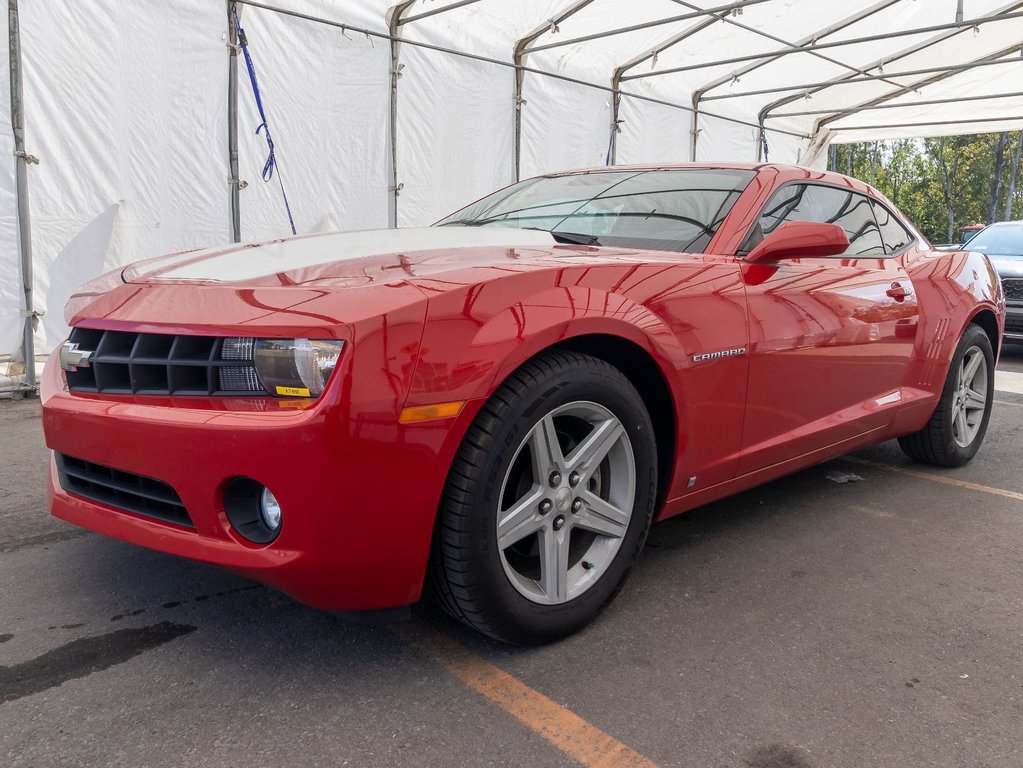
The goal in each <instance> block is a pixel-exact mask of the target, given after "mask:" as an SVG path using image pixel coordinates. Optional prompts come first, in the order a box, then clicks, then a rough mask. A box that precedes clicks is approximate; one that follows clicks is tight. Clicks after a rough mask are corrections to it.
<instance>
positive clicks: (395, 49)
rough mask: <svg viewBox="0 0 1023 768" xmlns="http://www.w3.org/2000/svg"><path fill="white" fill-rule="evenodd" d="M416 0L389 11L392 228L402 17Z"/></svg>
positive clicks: (391, 220) (394, 220) (390, 221)
mask: <svg viewBox="0 0 1023 768" xmlns="http://www.w3.org/2000/svg"><path fill="white" fill-rule="evenodd" d="M415 2H416V0H403V2H400V3H398V4H397V5H395V6H393V7H392V8H390V9H389V10H388V11H387V29H388V31H389V32H390V35H389V39H390V41H391V101H390V108H389V110H388V121H387V126H388V137H387V138H388V143H389V144H390V148H391V151H390V153H389V154H388V160H389V166H390V168H389V169H388V170H389V174H388V175H389V176H390V184H389V185H388V188H387V189H388V191H389V192H390V195H389V197H388V198H387V225H388V226H389V227H390V228H391V229H395V228H396V227H397V226H398V195H400V194H401V188H402V185H401V184H399V183H398V78H400V77H401V70H402V68H403V67H404V65H403V64H402V63H401V61H400V59H401V17H402V14H404V13H405V11H407V10H408V9H409V8H411V7H412V6H413V5H414V4H415Z"/></svg>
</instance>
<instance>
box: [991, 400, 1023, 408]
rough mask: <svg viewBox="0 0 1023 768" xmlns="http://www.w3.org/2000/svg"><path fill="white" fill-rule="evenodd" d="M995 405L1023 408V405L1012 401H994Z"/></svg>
mask: <svg viewBox="0 0 1023 768" xmlns="http://www.w3.org/2000/svg"><path fill="white" fill-rule="evenodd" d="M991 402H993V403H994V404H995V405H1015V406H1016V407H1017V408H1023V403H1014V402H1012V401H1011V400H992V401H991Z"/></svg>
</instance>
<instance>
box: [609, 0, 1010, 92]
mask: <svg viewBox="0 0 1023 768" xmlns="http://www.w3.org/2000/svg"><path fill="white" fill-rule="evenodd" d="M1018 5H1019V4H1018V3H1014V4H1013V5H1012V6H1010V7H1018ZM1019 18H1023V12H1019V13H1014V12H1010V13H1006V12H1004V11H1000V12H998V13H994V14H990V15H988V16H979V17H977V18H976V19H967V20H966V21H964V22H961V23H949V24H934V25H931V26H928V27H918V28H916V29H907V30H902V31H899V32H882V33H878V34H875V35H864V36H863V37H851V38H849V39H847V40H834V41H832V42H830V43H819V44H816V45H807V46H804V47H802V48H800V49H798V50H783V51H774V52H772V53H751V54H746V55H743V56H733V57H731V58H727V59H719V60H717V61H711V62H704V63H701V64H686V65H685V66H679V67H670V68H668V69H655V70H653V71H651V72H643V73H641V74H638V75H629V76H628V77H624V78H622V80H623V82H627V81H629V80H642V79H645V78H648V77H660V76H661V75H672V74H677V73H679V72H691V71H693V70H697V69H706V68H707V67H717V66H722V65H724V64H742V63H743V62H751V61H761V60H763V59H780V58H782V57H784V56H791V55H793V54H797V53H810V52H812V51H823V50H827V49H829V48H841V47H844V46H849V45H860V44H862V43H873V42H878V41H881V40H895V39H898V38H900V37H915V36H916V35H923V34H927V33H929V32H947V31H950V30H955V31H964V30H969V29H972V28H973V27H979V26H982V25H984V24H993V23H996V22H999V21H1012V20H1013V19H1019ZM821 37H824V34H823V33H821V34H818V35H817V39H820V38H821ZM864 69H868V70H869V69H870V67H864Z"/></svg>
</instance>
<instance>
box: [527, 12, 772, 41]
mask: <svg viewBox="0 0 1023 768" xmlns="http://www.w3.org/2000/svg"><path fill="white" fill-rule="evenodd" d="M772 2H775V0H739V2H734V3H728V4H727V5H718V6H715V7H713V8H705V9H703V10H701V11H699V12H694V13H683V14H680V15H678V16H668V17H666V18H663V19H654V20H653V21H647V22H644V23H642V24H633V25H631V26H628V27H618V28H616V29H606V30H604V31H603V32H594V33H593V34H590V35H583V36H582V37H573V38H571V39H569V40H560V41H558V42H556V43H549V44H547V45H537V46H533V47H532V48H527V49H526V50H525V51H523V53H537V52H539V51H547V50H550V49H551V48H561V47H563V46H566V45H575V44H576V43H588V42H590V41H591V40H600V39H602V38H605V37H614V36H615V35H625V34H628V33H629V32H638V31H639V30H641V29H651V28H653V27H661V26H664V25H665V24H674V23H675V22H678V21H689V20H691V19H698V18H700V17H702V16H706V15H707V14H711V13H731V12H732V11H735V10H739V9H742V8H748V7H750V6H753V5H760V4H761V3H772Z"/></svg>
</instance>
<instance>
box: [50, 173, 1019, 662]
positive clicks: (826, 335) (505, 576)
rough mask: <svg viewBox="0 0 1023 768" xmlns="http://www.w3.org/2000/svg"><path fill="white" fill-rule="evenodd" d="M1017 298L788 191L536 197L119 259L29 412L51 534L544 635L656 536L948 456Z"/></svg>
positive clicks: (841, 200)
mask: <svg viewBox="0 0 1023 768" xmlns="http://www.w3.org/2000/svg"><path fill="white" fill-rule="evenodd" d="M1004 313H1005V302H1004V298H1003V296H1002V292H1001V286H1000V284H999V281H998V277H997V275H996V274H995V272H994V271H993V269H992V266H991V264H990V263H989V261H988V258H987V257H986V256H985V255H983V254H978V253H972V252H969V251H957V252H939V251H935V250H932V248H931V247H930V246H929V244H928V243H927V242H926V241H925V240H924V238H923V237H921V235H920V234H919V233H918V232H917V231H916V230H915V229H914V227H913V226H912V224H910V223H909V222H907V221H906V219H905V218H904V217H903V216H902V215H901V214H899V212H898V211H897V210H896V209H895V207H894V206H893V205H892V204H891V203H890V202H889V201H888V200H886V199H885V198H884V197H883V196H882V195H880V194H879V193H878V192H877V191H876V190H874V189H872V188H871V187H869V186H867V185H865V184H863V183H861V182H859V181H856V180H854V179H850V178H846V177H844V176H840V175H837V174H834V173H826V172H822V171H816V170H808V169H803V168H797V167H790V166H781V165H721V164H702V165H701V164H694V165H680V166H664V167H660V166H644V167H624V166H617V167H611V168H602V169H594V170H585V171H577V172H570V173H561V174H553V175H548V176H542V177H537V178H532V179H528V180H525V181H522V182H520V183H517V184H514V185H512V186H510V187H507V188H506V189H503V190H500V191H498V192H496V193H494V194H492V195H490V196H488V197H485V198H483V199H481V200H479V201H477V202H475V203H473V204H472V205H469V206H468V207H467V208H464V209H463V210H460V211H458V212H456V213H454V214H452V215H451V216H449V217H448V218H446V219H443V220H442V221H440V222H438V223H437V224H435V225H434V226H432V227H426V228H419V229H397V230H370V231H351V232H338V233H329V234H314V235H306V236H300V237H292V238H286V239H282V240H274V241H270V242H265V243H260V244H247V245H232V246H226V247H220V248H210V249H207V250H201V251H192V252H188V253H182V254H176V255H173V256H167V257H161V258H157V259H151V260H147V261H141V262H138V263H135V264H133V265H131V266H128V267H127V268H125V269H123V270H118V271H116V272H112V273H110V274H108V275H106V276H104V277H101V278H99V279H98V280H96V281H94V282H93V283H90V284H88V285H86V286H84V287H83V288H82V289H80V290H79V291H78V292H77V293H76V294H75V295H73V296H72V297H71V300H70V301H69V303H68V306H67V320H68V324H69V325H70V326H71V334H70V337H69V339H68V340H67V341H65V342H64V343H63V344H61V345H60V347H59V348H58V349H56V350H55V351H54V353H53V355H52V356H51V358H50V360H49V362H48V365H47V369H46V372H45V375H44V382H43V386H42V400H43V414H44V427H45V433H46V442H47V445H48V446H49V447H50V448H51V449H52V451H53V457H52V464H51V468H50V470H51V471H50V478H49V497H50V502H51V507H52V511H53V514H54V515H56V516H58V517H60V518H63V519H65V520H69V521H71V522H72V523H75V524H77V525H80V526H84V527H86V528H89V529H92V530H94V531H99V532H100V533H103V534H107V535H109V536H114V537H116V538H118V539H122V540H124V541H128V542H132V543H135V544H140V545H143V546H147V547H152V548H154V549H157V550H161V551H163V552H169V553H172V554H175V555H180V556H182V557H187V558H192V559H194V560H198V561H202V562H206V563H212V564H215V565H218V566H221V567H223V568H226V569H229V570H231V571H234V572H237V573H240V574H243V575H245V576H248V577H251V578H253V579H256V580H258V581H260V582H263V583H265V584H268V585H271V586H273V587H275V588H277V589H279V590H282V591H284V592H286V593H287V594H289V595H292V596H293V597H295V598H296V599H298V600H300V601H302V602H303V603H306V604H308V605H311V606H315V607H317V608H320V609H324V610H329V611H339V612H373V613H375V614H377V615H378V616H390V615H393V614H397V613H400V612H402V611H404V610H407V606H409V605H411V604H412V603H414V602H416V601H418V600H419V599H420V598H421V596H422V595H423V594H424V592H426V593H428V594H431V595H432V596H433V597H434V599H435V600H436V601H437V602H439V604H440V605H441V606H442V607H443V608H444V609H446V610H447V611H448V612H449V613H451V614H452V615H454V616H455V617H456V618H458V619H460V620H462V621H464V622H466V623H467V624H469V625H470V626H472V627H474V628H476V629H478V630H480V631H482V632H484V633H486V634H488V635H491V636H493V637H496V638H499V639H502V640H504V641H507V642H514V643H537V642H544V641H549V640H552V639H555V638H558V637H562V636H564V635H566V634H568V633H571V632H573V631H576V630H578V629H579V628H581V627H582V626H584V625H585V624H586V623H587V622H589V621H590V620H592V619H593V618H594V617H595V616H596V615H597V613H598V612H599V611H600V610H601V609H602V608H603V607H604V606H605V605H607V603H608V602H609V601H610V600H611V599H612V598H613V597H614V596H615V594H616V593H617V592H618V591H619V589H620V588H621V586H622V583H623V581H624V579H625V577H626V575H627V574H628V572H629V570H630V569H631V568H632V566H633V564H634V563H635V562H636V558H637V557H638V555H639V553H640V551H641V550H642V548H643V543H644V539H645V538H646V535H647V530H648V528H649V526H650V524H651V522H653V521H657V520H663V519H664V518H667V517H671V516H672V515H677V514H679V513H682V512H685V511H687V510H690V509H693V508H694V507H698V506H700V505H703V504H707V503H708V502H711V501H713V500H715V499H720V498H722V497H725V496H728V495H730V494H734V493H736V492H738V491H742V490H744V489H747V488H750V487H752V486H755V485H757V484H759V483H763V482H765V481H768V480H771V479H772V478H777V477H780V476H782V475H785V474H787V473H790V472H793V471H795V470H798V469H800V468H803V467H807V466H810V465H813V464H816V463H819V462H822V461H825V460H827V459H831V458H833V457H836V456H839V455H841V454H844V453H847V452H849V451H853V450H855V449H858V448H862V447H863V446H866V445H869V444H872V443H877V442H880V441H884V440H889V439H893V438H898V440H899V444H900V445H901V446H902V448H903V450H904V451H905V452H906V453H907V454H908V455H909V456H910V457H912V458H913V459H915V460H917V461H921V462H928V463H931V464H936V465H940V466H945V467H952V466H958V465H961V464H964V463H965V462H967V461H969V460H970V459H971V458H972V457H973V455H974V454H975V453H976V451H977V449H978V448H979V447H980V445H981V442H982V441H983V439H984V433H985V430H986V427H987V423H988V417H989V415H990V412H991V404H992V394H993V386H994V369H995V361H996V357H997V354H998V350H999V347H1000V342H1001V337H1002V332H1003V326H1004Z"/></svg>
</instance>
